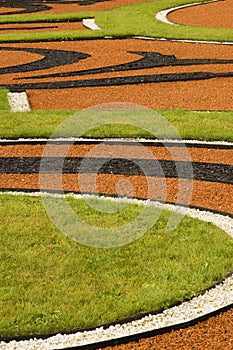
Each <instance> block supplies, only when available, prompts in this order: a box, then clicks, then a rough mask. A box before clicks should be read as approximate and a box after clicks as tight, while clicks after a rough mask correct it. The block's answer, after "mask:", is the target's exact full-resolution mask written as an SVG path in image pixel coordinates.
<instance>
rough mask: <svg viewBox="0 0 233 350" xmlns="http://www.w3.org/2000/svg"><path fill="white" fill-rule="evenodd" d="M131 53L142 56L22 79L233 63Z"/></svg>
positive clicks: (141, 52)
mask: <svg viewBox="0 0 233 350" xmlns="http://www.w3.org/2000/svg"><path fill="white" fill-rule="evenodd" d="M128 52H129V53H132V54H137V55H140V56H142V57H143V58H140V59H139V60H136V61H133V62H128V63H124V64H118V65H113V66H107V67H100V68H94V69H85V70H80V71H72V72H64V73H55V74H43V75H39V76H30V77H26V78H24V79H32V78H33V79H40V78H55V77H71V76H79V75H86V74H98V73H108V72H121V71H128V70H137V69H147V68H156V67H168V66H190V65H192V66H193V65H204V64H208V65H210V64H233V60H218V59H177V58H176V56H174V55H163V54H161V53H159V52H143V51H128Z"/></svg>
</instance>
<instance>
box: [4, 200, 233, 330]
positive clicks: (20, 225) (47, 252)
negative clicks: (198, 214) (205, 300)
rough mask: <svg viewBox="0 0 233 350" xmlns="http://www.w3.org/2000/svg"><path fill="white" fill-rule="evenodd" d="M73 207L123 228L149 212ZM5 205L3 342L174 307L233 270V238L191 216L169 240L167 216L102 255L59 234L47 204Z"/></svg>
mask: <svg viewBox="0 0 233 350" xmlns="http://www.w3.org/2000/svg"><path fill="white" fill-rule="evenodd" d="M69 202H70V204H71V206H72V208H73V210H74V211H75V212H76V213H77V215H78V216H79V217H81V218H82V219H83V220H87V221H88V222H89V223H91V224H93V223H95V225H98V226H103V227H107V226H117V225H122V224H124V223H126V222H127V221H128V220H132V219H133V218H134V217H135V216H137V215H138V214H139V212H140V210H142V207H140V206H137V205H135V204H131V205H128V206H127V207H126V208H125V209H123V210H122V211H121V212H116V213H114V214H113V213H111V214H108V213H105V214H103V213H99V212H97V211H95V210H94V209H90V207H88V205H87V204H86V203H85V201H83V200H77V199H74V198H70V199H69ZM0 203H1V204H0V205H1V210H0V216H1V235H0V237H1V251H0V253H1V261H2V263H1V268H0V269H1V276H2V281H1V286H0V289H1V301H0V302H1V307H0V314H1V317H0V329H1V336H3V335H4V336H7V335H8V336H10V335H19V334H32V333H41V332H56V331H64V330H67V329H72V328H80V327H81V328H83V327H89V326H97V325H98V324H102V323H106V322H110V321H114V320H116V319H121V318H124V317H127V316H132V315H136V314H138V313H141V312H146V311H150V310H153V309H156V308H159V307H166V306H168V305H170V304H171V303H172V302H174V301H178V300H183V299H184V298H190V297H191V296H193V295H195V293H197V292H199V291H200V290H202V289H204V288H206V287H208V286H209V285H211V284H212V283H214V282H217V281H218V280H220V279H221V278H222V277H223V276H224V275H225V274H226V273H227V272H229V271H230V270H231V269H232V266H233V249H232V246H233V240H232V238H231V237H230V236H229V235H227V234H226V233H225V232H223V231H221V230H220V229H219V228H217V227H216V226H214V225H212V224H208V223H204V222H200V221H198V220H196V219H191V218H189V217H185V218H184V219H183V221H182V224H181V225H180V226H179V228H177V229H176V230H175V231H174V232H172V233H170V234H168V233H166V232H165V227H166V223H167V219H168V216H169V212H163V213H162V215H161V217H160V219H159V221H158V222H157V223H156V224H155V226H154V227H153V228H152V229H151V230H150V232H147V233H146V234H145V235H144V236H143V237H142V238H140V239H139V240H137V241H135V242H133V243H132V244H130V245H126V246H123V247H121V248H113V249H96V248H90V247H86V246H82V245H80V244H78V243H75V242H74V241H72V240H70V239H68V238H67V237H65V236H64V235H63V234H61V233H60V232H58V231H57V230H56V229H55V228H54V226H53V225H52V223H51V222H50V220H49V219H48V217H47V215H46V213H45V209H44V208H43V206H42V203H41V198H39V197H29V196H22V195H21V196H17V197H16V196H12V195H10V194H2V195H1V196H0ZM111 203H113V202H111ZM109 204H110V202H109V203H108V205H109ZM112 205H114V203H113V204H112ZM142 271H143V273H142Z"/></svg>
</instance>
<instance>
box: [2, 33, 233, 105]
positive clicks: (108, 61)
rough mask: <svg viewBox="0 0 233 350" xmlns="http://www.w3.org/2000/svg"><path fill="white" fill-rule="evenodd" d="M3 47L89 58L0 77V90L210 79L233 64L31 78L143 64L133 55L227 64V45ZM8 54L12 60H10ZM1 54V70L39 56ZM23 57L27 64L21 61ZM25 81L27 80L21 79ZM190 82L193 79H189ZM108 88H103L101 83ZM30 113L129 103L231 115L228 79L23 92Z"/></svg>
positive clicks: (231, 52)
mask: <svg viewBox="0 0 233 350" xmlns="http://www.w3.org/2000/svg"><path fill="white" fill-rule="evenodd" d="M4 47H9V48H10V47H12V48H14V47H17V48H43V49H53V50H67V51H76V52H82V53H86V54H89V55H91V57H90V58H87V59H82V60H80V61H79V62H78V63H73V64H67V65H64V66H61V67H54V68H49V69H46V70H43V71H39V70H37V71H32V72H21V73H14V74H2V75H1V84H29V83H34V84H35V83H40V82H41V83H46V82H55V83H59V82H67V83H68V82H69V81H70V80H72V81H74V82H76V81H82V82H83V83H85V81H91V84H92V81H94V79H108V78H110V79H111V78H125V77H129V76H130V77H138V76H144V75H145V76H151V75H155V76H158V75H160V74H163V75H164V74H165V75H168V74H172V75H174V74H175V79H176V77H177V76H179V75H180V74H184V73H197V72H206V73H208V72H210V73H211V74H219V73H228V72H233V63H232V64H231V63H226V64H224V63H221V62H220V63H219V64H191V65H182V66H164V67H154V68H145V69H135V70H130V69H129V70H126V71H112V72H106V73H104V72H102V73H101V72H100V73H98V74H97V73H96V74H84V75H79V76H72V77H56V78H53V77H49V78H46V77H44V78H39V79H35V78H30V77H32V76H38V75H41V74H52V73H59V74H61V73H68V72H72V71H81V70H87V69H88V70H89V69H94V68H104V67H107V66H114V65H119V64H126V63H129V62H134V61H136V60H139V59H140V58H142V56H140V55H139V54H133V53H130V52H132V51H134V52H135V51H141V52H159V53H160V54H162V55H170V56H171V55H175V57H176V58H177V59H179V60H187V59H196V60H203V59H215V60H216V59H218V60H228V61H229V60H232V59H233V46H232V45H213V44H196V43H181V42H164V41H148V40H139V39H138V40H136V39H126V40H77V41H72V42H48V43H18V44H4ZM12 52H13V53H14V55H12ZM12 52H11V51H7V50H6V51H5V50H1V57H2V60H1V63H0V67H7V66H8V65H9V66H10V64H9V63H8V59H11V56H15V57H17V59H18V64H23V63H25V61H26V60H28V61H29V62H32V61H34V60H38V59H39V57H40V59H41V57H42V56H39V55H37V54H33V53H28V52H24V51H22V52H21V51H18V52H16V51H12ZM25 56H26V58H25ZM25 78H30V79H25ZM194 79H195V78H194ZM106 84H107V82H106ZM106 84H105V82H104V85H106ZM27 92H28V97H29V101H30V104H31V106H32V109H43V110H46V109H83V108H86V107H89V106H92V105H96V104H100V103H108V102H132V103H135V101H137V103H138V104H141V105H144V106H146V107H150V108H155V109H174V108H182V109H186V110H232V109H233V100H232V77H228V78H227V77H225V78H224V77H221V78H217V77H216V78H214V79H204V80H192V81H173V82H169V81H168V82H156V83H141V84H140V83H137V84H132V85H131V84H125V85H120V86H117V85H115V86H92V87H82V86H81V87H78V88H60V89H59V88H54V89H42V88H41V89H40V92H39V96H40V98H38V90H33V89H27Z"/></svg>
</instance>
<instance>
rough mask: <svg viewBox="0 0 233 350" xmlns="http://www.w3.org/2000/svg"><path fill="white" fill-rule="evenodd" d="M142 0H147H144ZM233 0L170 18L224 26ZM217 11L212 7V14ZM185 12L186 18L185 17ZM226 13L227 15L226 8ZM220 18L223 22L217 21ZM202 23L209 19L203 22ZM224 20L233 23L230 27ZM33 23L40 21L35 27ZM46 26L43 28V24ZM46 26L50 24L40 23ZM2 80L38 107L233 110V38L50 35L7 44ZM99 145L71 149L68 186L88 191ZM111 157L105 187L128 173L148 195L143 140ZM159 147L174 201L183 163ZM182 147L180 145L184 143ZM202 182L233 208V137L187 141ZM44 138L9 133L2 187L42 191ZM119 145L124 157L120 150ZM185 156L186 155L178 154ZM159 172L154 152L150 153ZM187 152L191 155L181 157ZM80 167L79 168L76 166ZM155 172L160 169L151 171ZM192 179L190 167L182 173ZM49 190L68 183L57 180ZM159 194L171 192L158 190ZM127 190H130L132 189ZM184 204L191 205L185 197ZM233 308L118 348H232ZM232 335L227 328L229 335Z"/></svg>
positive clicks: (211, 196)
mask: <svg viewBox="0 0 233 350" xmlns="http://www.w3.org/2000/svg"><path fill="white" fill-rule="evenodd" d="M135 2H136V1H135V0H132V1H131V0H126V1H124V0H120V1H112V2H110V1H109V2H106V1H105V2H104V1H103V2H91V1H88V0H87V1H86V2H84V1H83V2H81V1H80V2H79V3H78V1H77V3H78V4H77V3H74V2H71V1H57V2H56V4H55V3H54V2H52V3H50V2H49V1H48V2H39V1H37V3H36V5H35V4H33V3H30V2H25V4H24V6H22V7H21V8H17V7H14V8H12V3H11V5H9V6H8V5H7V2H1V1H0V6H2V7H1V8H0V13H1V14H2V15H4V14H9V13H16V14H18V13H26V14H28V15H29V16H30V13H32V12H35V11H36V12H41V11H42V12H43V13H65V12H67V13H68V12H72V11H74V10H75V11H77V8H78V10H79V8H80V11H89V10H90V11H92V10H104V9H106V8H112V7H117V6H122V5H125V4H130V3H135ZM140 2H141V1H140ZM230 2H231V1H229V0H226V1H224V2H219V3H210V4H206V5H200V6H196V7H195V8H194V7H190V8H185V9H182V10H177V11H175V12H174V13H171V14H170V15H169V19H170V20H172V21H175V22H178V23H182V24H188V25H190V24H191V25H202V24H203V23H205V25H207V26H212V25H213V26H214V23H215V24H216V26H217V27H219V26H220V24H221V23H220V22H221V20H218V19H217V18H215V17H214V16H212V13H215V11H216V8H217V9H218V13H219V17H220V14H221V16H222V14H223V13H224V11H225V12H228V11H229V8H230V9H231V4H230ZM207 11H209V13H210V16H208V17H207V18H206V16H205V18H204V19H203V16H204V15H206V13H207ZM184 18H185V20H184ZM221 18H222V17H221ZM215 20H216V21H215ZM201 23H202V24H201ZM228 23H229V22H228V21H225V22H224V26H226V27H229V24H228ZM29 27H31V29H30V30H36V31H41V30H47V29H48V28H45V27H50V28H49V30H61V29H66V28H68V27H69V28H74V29H78V30H79V29H80V30H82V24H81V23H80V22H76V23H72V22H70V23H51V22H50V23H49V24H48V23H44V22H43V23H40V24H33V25H32V24H28V23H25V24H20V25H19V24H14V25H12V24H11V25H9V24H4V25H1V30H2V31H5V32H17V31H18V30H26V31H28V30H29ZM32 27H34V28H33V29H32ZM39 27H40V28H39ZM41 27H42V28H41ZM0 51H1V61H0V88H8V89H9V90H10V91H12V92H21V91H26V92H27V94H28V98H29V102H30V104H31V107H32V109H35V110H36V109H74V110H76V109H83V108H86V107H90V106H93V105H96V104H101V103H108V102H132V103H135V102H137V103H138V104H141V105H143V106H146V107H150V108H155V109H174V108H182V109H186V110H225V111H230V110H231V111H232V110H233V99H232V77H233V45H230V44H224V45H221V44H213V43H194V42H180V41H161V40H143V39H136V38H135V39H129V38H125V39H98V40H93V39H92V40H74V41H51V42H37V43H36V42H21V43H17V42H15V43H4V44H3V43H1V44H0ZM94 145H95V144H92V143H91V142H81V143H77V144H76V143H75V144H74V145H73V146H72V147H71V149H70V153H69V155H68V156H69V157H70V161H71V165H68V168H67V171H66V174H64V175H63V184H64V190H65V191H73V192H79V187H78V186H77V182H76V175H75V171H77V167H78V164H79V162H80V159H82V158H83V157H86V154H87V151H89V150H91V148H92V147H94ZM106 147H107V150H105V152H107V153H104V154H101V157H105V158H106V161H108V162H109V164H110V167H109V168H108V167H105V168H103V169H102V171H101V173H100V174H99V175H98V180H97V185H98V188H97V190H98V193H103V194H111V195H115V194H116V192H115V185H116V183H117V182H118V181H119V180H122V179H126V178H127V179H128V178H130V181H131V182H132V183H133V184H134V194H133V196H134V197H137V198H147V197H148V193H147V186H146V179H145V176H144V175H143V174H141V172H140V169H138V168H134V167H132V164H131V163H130V164H129V163H127V162H125V161H124V159H123V156H122V155H124V154H127V159H130V160H132V163H133V160H134V159H135V158H137V157H136V156H135V155H136V154H137V150H136V147H138V146H136V145H133V144H131V145H129V144H127V143H124V142H118V143H117V142H114V141H112V142H108V143H107V146H106ZM149 147H150V151H151V152H152V153H153V154H154V156H155V157H156V159H159V161H160V163H161V164H162V167H163V171H164V174H165V177H166V185H167V197H166V198H165V199H166V201H168V202H171V203H174V202H176V198H177V174H176V173H175V170H174V162H173V160H172V158H171V155H170V154H169V152H168V151H167V149H166V147H164V145H159V144H153V143H151V144H150V145H149ZM172 147H175V148H177V152H178V153H177V154H179V147H177V145H172ZM187 147H188V149H189V151H190V156H191V161H192V166H193V169H194V182H193V185H194V187H193V192H192V199H191V205H192V206H193V207H201V208H206V209H208V210H210V211H211V210H212V211H218V212H221V213H224V215H229V216H231V217H232V216H233V204H232V198H233V186H232V165H233V146H232V145H218V144H215V145H208V144H206V145H200V144H193V145H190V144H189V145H187ZM43 149H44V143H43V142H42V141H41V142H39V141H38V142H37V141H36V142H34V141H23V142H10V141H9V142H1V145H0V188H1V189H2V190H27V191H28V190H29V191H31V190H33V191H35V190H38V189H39V182H38V164H39V161H40V157H41V155H42V153H43ZM116 149H117V150H118V152H119V156H118V158H117V162H115V163H114V161H113V159H112V156H111V154H112V152H114V158H116V156H115V154H116V153H115V152H116ZM61 150H62V144H61V145H60V146H59V145H54V155H53V157H54V158H56V157H59V154H60V153H59V152H61ZM178 157H179V156H178ZM141 161H143V162H144V163H145V166H146V167H147V169H148V172H149V171H150V165H151V163H150V159H146V160H145V159H144V160H143V159H141ZM180 161H182V158H180ZM74 169H75V171H74ZM83 176H84V181H86V192H88V193H95V192H96V189H93V188H92V187H91V186H90V179H91V176H92V171H91V169H90V173H89V174H85V175H83ZM151 181H154V185H155V186H156V181H158V179H157V180H156V179H155V177H153V176H152V175H151ZM181 181H182V182H183V184H184V186H185V182H186V181H189V179H188V178H186V177H185V176H184V177H183V178H182V179H181ZM46 190H60V188H56V187H54V183H50V182H49V181H48V187H47V188H46ZM155 193H156V194H155V195H154V196H152V197H151V199H156V200H161V199H162V200H164V198H162V197H161V196H162V193H160V192H159V191H156V192H155ZM124 194H127V193H124ZM181 204H186V203H185V199H184V201H183V202H181ZM232 315H233V311H232V309H230V310H229V311H226V312H225V313H222V314H221V315H219V316H215V317H213V318H209V319H208V320H207V321H205V322H200V323H198V324H197V325H195V326H192V327H190V328H185V329H183V330H177V331H173V332H171V333H165V334H161V335H157V336H156V337H154V338H148V339H143V340H139V341H138V342H137V343H129V344H126V345H117V347H118V348H119V349H156V348H159V349H180V348H182V349H220V348H221V349H222V348H224V349H232V346H233V345H232V344H233V340H232V339H233V333H232ZM223 334H224V335H223Z"/></svg>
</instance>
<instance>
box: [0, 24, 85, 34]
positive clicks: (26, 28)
mask: <svg viewBox="0 0 233 350" xmlns="http://www.w3.org/2000/svg"><path fill="white" fill-rule="evenodd" d="M0 29H1V30H0V34H13V33H29V32H44V31H46V32H49V31H53V32H57V31H61V30H83V29H87V28H86V27H84V25H83V24H82V22H72V23H70V22H57V23H56V22H54V23H51V22H40V23H17V24H15V23H10V24H1V25H0Z"/></svg>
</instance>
